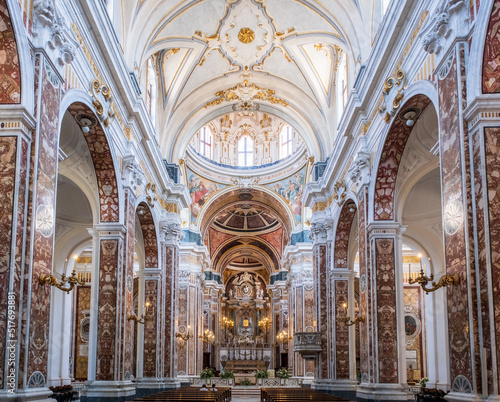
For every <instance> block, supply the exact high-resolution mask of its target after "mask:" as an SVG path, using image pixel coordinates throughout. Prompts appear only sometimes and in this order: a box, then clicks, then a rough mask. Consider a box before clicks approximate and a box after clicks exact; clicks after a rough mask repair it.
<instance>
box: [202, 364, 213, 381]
mask: <svg viewBox="0 0 500 402" xmlns="http://www.w3.org/2000/svg"><path fill="white" fill-rule="evenodd" d="M212 377H215V374H214V371H213V370H212V369H211V368H210V367H207V368H205V369H203V370H202V371H201V374H200V378H201V379H203V380H210V379H211V378H212Z"/></svg>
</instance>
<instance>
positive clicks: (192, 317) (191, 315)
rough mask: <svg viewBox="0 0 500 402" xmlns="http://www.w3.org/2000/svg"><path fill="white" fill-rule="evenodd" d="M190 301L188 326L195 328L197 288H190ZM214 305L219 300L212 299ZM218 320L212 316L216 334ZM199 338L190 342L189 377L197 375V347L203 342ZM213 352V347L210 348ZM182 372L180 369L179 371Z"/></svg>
mask: <svg viewBox="0 0 500 402" xmlns="http://www.w3.org/2000/svg"><path fill="white" fill-rule="evenodd" d="M188 289H189V290H188V291H189V299H188V303H189V305H188V306H186V310H188V311H189V314H188V315H189V317H188V324H189V325H190V326H191V328H195V319H196V288H195V287H194V286H189V288H188ZM212 302H213V303H217V302H218V300H214V299H212ZM178 308H179V309H182V304H179V307H178ZM215 326H216V319H215V314H212V328H211V330H212V331H213V333H214V334H217V329H216V327H215ZM199 340H200V339H199V338H196V337H194V338H191V339H190V340H189V342H190V343H189V356H188V362H187V363H188V365H189V367H188V372H187V374H188V375H195V374H196V373H195V365H194V363H195V353H196V347H199V346H200V344H201V343H202V342H199ZM210 348H211V349H212V353H213V352H214V351H213V347H212V346H211V347H210ZM179 370H180V369H179Z"/></svg>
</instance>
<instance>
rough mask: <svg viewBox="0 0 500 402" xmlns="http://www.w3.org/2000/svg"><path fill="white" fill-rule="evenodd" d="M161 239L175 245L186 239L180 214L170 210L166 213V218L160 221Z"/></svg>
mask: <svg viewBox="0 0 500 402" xmlns="http://www.w3.org/2000/svg"><path fill="white" fill-rule="evenodd" d="M160 240H161V241H162V242H164V243H167V244H171V245H175V246H178V245H179V243H180V242H181V241H182V240H184V231H183V230H182V225H181V224H180V217H179V215H177V214H173V213H168V212H167V213H166V214H165V215H164V219H163V220H162V221H161V222H160Z"/></svg>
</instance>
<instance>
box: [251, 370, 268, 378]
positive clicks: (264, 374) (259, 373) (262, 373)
mask: <svg viewBox="0 0 500 402" xmlns="http://www.w3.org/2000/svg"><path fill="white" fill-rule="evenodd" d="M253 374H254V375H255V378H269V371H267V370H257V371H256V372H255V373H253Z"/></svg>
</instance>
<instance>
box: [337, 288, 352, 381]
mask: <svg viewBox="0 0 500 402" xmlns="http://www.w3.org/2000/svg"><path fill="white" fill-rule="evenodd" d="M348 284H349V282H348V281H347V280H335V288H334V290H335V303H334V306H335V317H334V319H336V318H337V317H339V316H344V315H345V314H346V311H344V307H343V306H344V304H347V302H348V295H349V287H348ZM334 322H335V378H336V379H339V380H348V379H349V328H348V327H347V325H346V324H345V323H343V322H337V321H336V320H335V321H334Z"/></svg>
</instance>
